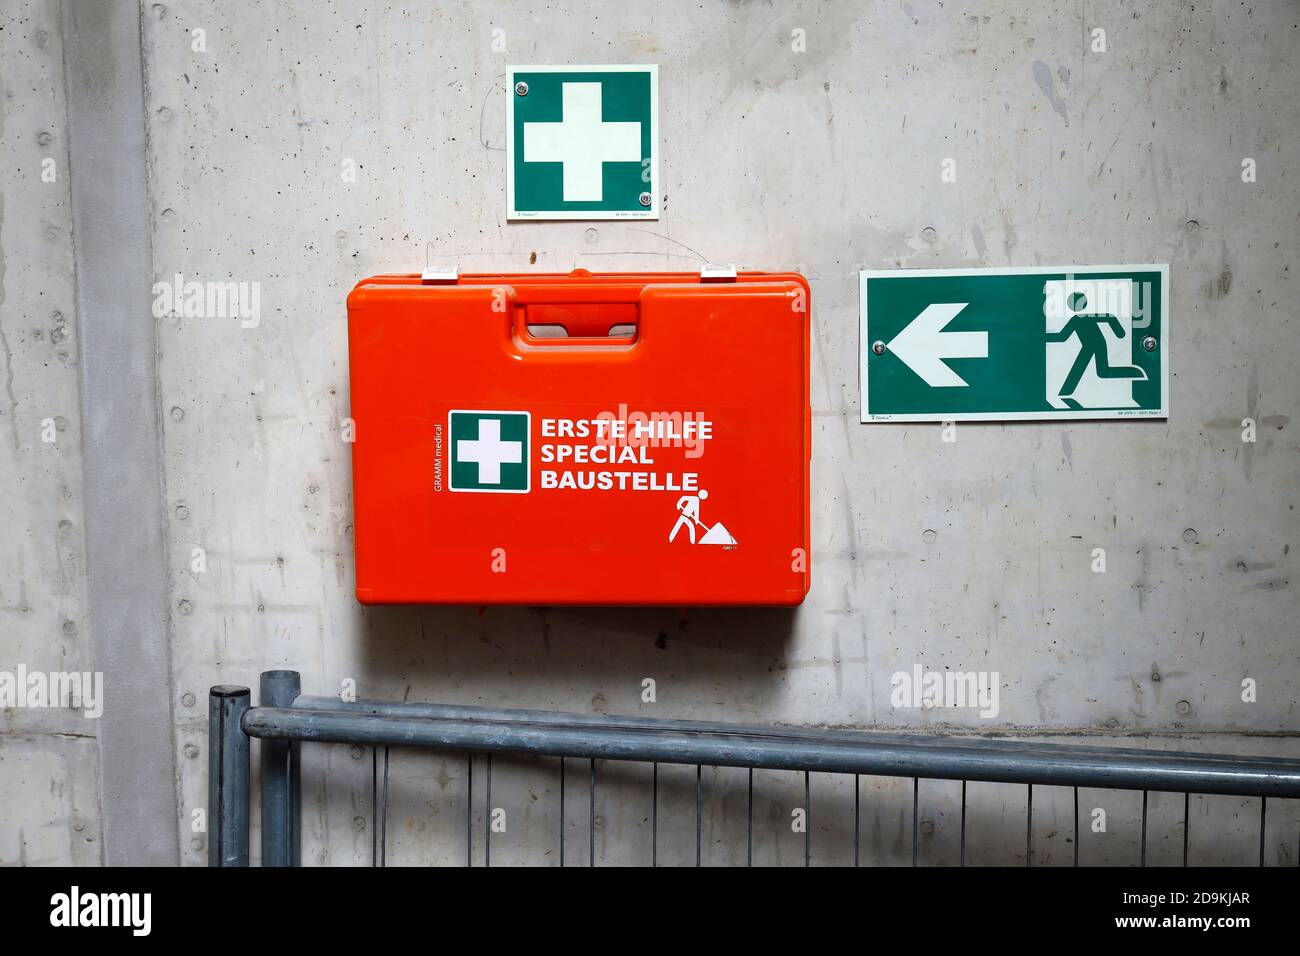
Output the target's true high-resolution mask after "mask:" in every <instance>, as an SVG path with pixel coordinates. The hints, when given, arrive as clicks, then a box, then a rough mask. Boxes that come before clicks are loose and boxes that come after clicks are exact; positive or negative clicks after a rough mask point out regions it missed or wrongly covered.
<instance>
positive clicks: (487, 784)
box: [483, 751, 492, 867]
mask: <svg viewBox="0 0 1300 956" xmlns="http://www.w3.org/2000/svg"><path fill="white" fill-rule="evenodd" d="M483 790H484V793H485V796H484V798H483V865H484V866H485V867H490V866H491V865H492V752H491V751H488V755H487V779H486V780H485V781H484V784H483Z"/></svg>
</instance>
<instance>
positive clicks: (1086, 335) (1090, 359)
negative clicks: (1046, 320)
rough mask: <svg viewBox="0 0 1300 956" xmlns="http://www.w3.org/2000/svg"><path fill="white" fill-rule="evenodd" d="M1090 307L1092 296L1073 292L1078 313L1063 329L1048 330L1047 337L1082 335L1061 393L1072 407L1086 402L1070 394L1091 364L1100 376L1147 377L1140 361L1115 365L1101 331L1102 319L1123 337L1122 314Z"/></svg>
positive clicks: (1058, 338)
mask: <svg viewBox="0 0 1300 956" xmlns="http://www.w3.org/2000/svg"><path fill="white" fill-rule="evenodd" d="M1087 307H1088V297H1087V296H1086V295H1084V294H1083V293H1082V292H1076V293H1074V294H1073V295H1072V296H1070V309H1071V310H1072V311H1073V312H1074V315H1072V316H1071V317H1070V319H1069V320H1068V321H1067V322H1066V323H1065V326H1064V328H1062V329H1061V331H1059V332H1048V333H1047V341H1049V342H1065V341H1068V340H1069V338H1070V336H1072V335H1073V336H1078V339H1079V354H1078V355H1077V356H1076V357H1075V359H1074V364H1073V365H1072V366H1070V371H1069V374H1067V375H1066V376H1065V381H1064V382H1062V383H1061V391H1060V393H1059V394H1060V397H1061V398H1062V399H1063V400H1064V401H1065V404H1066V405H1067V406H1069V407H1070V408H1074V409H1079V408H1082V406H1081V405H1080V404H1079V403H1078V402H1077V401H1075V400H1074V399H1073V398H1071V397H1070V396H1071V395H1073V394H1074V390H1075V389H1076V388H1078V387H1079V382H1080V381H1081V380H1082V379H1083V373H1084V372H1086V371H1087V370H1088V366H1089V365H1093V366H1094V371H1096V373H1097V377H1098V378H1133V379H1145V378H1146V377H1147V373H1146V372H1144V371H1143V370H1142V369H1140V368H1138V367H1137V366H1136V365H1120V366H1112V365H1111V364H1110V360H1109V358H1108V357H1107V353H1106V338H1105V336H1103V335H1102V334H1101V326H1102V323H1105V324H1106V325H1108V326H1110V329H1111V331H1112V332H1114V333H1115V337H1116V338H1119V339H1122V338H1123V337H1124V326H1123V325H1122V324H1121V323H1120V320H1119V317H1118V316H1114V315H1108V314H1104V313H1085V312H1084V311H1083V310H1084V309H1086V308H1087Z"/></svg>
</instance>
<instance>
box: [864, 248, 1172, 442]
mask: <svg viewBox="0 0 1300 956" xmlns="http://www.w3.org/2000/svg"><path fill="white" fill-rule="evenodd" d="M860 283H861V290H860V291H861V297H860V305H859V308H860V310H861V312H860V322H861V326H860V327H861V351H862V355H861V387H862V421H864V422H889V421H904V422H928V421H968V422H979V421H1026V420H1034V419H1041V420H1055V419H1080V418H1085V419H1087V418H1091V419H1098V418H1102V419H1110V418H1166V417H1168V415H1169V321H1168V313H1167V309H1168V296H1169V267H1168V266H1167V265H1125V266H1065V267H1052V268H1041V267H1034V268H1023V269H915V270H910V269H903V270H897V271H893V272H875V271H866V272H862V273H861V274H860Z"/></svg>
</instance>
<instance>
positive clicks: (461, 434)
mask: <svg viewBox="0 0 1300 956" xmlns="http://www.w3.org/2000/svg"><path fill="white" fill-rule="evenodd" d="M447 419H448V421H447V433H448V435H450V439H451V440H450V445H451V467H450V469H449V474H450V481H449V482H448V485H447V486H448V487H449V488H450V489H451V490H452V491H495V492H506V493H514V494H525V493H526V492H527V491H528V476H529V474H530V468H529V458H528V436H529V433H530V431H531V429H530V425H531V424H532V416H531V415H530V414H529V413H528V412H499V411H469V410H462V409H456V410H453V411H451V412H448V413H447Z"/></svg>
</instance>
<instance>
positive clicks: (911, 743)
mask: <svg viewBox="0 0 1300 956" xmlns="http://www.w3.org/2000/svg"><path fill="white" fill-rule="evenodd" d="M289 706H291V708H292V709H294V710H311V711H329V712H339V713H352V714H373V715H377V716H385V717H425V718H429V719H434V720H453V721H455V720H464V721H489V722H494V723H498V722H499V723H507V724H510V723H522V724H525V725H528V726H534V727H539V728H541V727H551V726H555V727H572V728H579V727H601V728H605V729H607V730H645V731H659V732H664V731H671V730H680V731H683V732H685V733H691V734H698V733H709V734H714V735H732V734H734V735H738V736H742V737H763V738H771V739H776V740H805V739H806V740H811V741H816V742H819V743H820V742H826V741H835V740H842V741H848V742H850V743H852V742H855V741H858V740H859V739H861V738H862V737H870V738H872V739H874V740H876V741H877V742H878V743H879V744H880V745H882V746H884V745H886V744H888V743H894V744H896V745H898V746H902V747H907V748H911V749H914V750H925V749H927V748H930V747H937V748H939V749H941V750H944V751H949V750H953V749H960V748H969V751H970V752H973V753H979V754H997V755H1002V754H1006V755H1010V756H1013V757H1014V755H1015V754H1016V753H1017V752H1033V753H1054V752H1061V753H1062V754H1065V755H1075V756H1080V757H1086V756H1088V755H1093V754H1095V755H1100V756H1102V757H1108V756H1109V757H1115V756H1131V757H1136V758H1145V759H1148V760H1150V759H1153V758H1159V757H1163V758H1165V759H1166V760H1169V761H1171V762H1174V763H1176V762H1177V761H1178V760H1179V759H1180V758H1183V757H1185V756H1188V755H1187V754H1183V753H1180V752H1178V751H1158V750H1142V749H1137V748H1131V747H1105V746H1093V745H1084V744H1055V743H1042V742H1038V741H1033V742H1029V741H1023V740H1020V739H1017V738H1007V737H962V736H958V735H934V734H906V733H887V732H883V731H874V730H825V729H820V728H812V727H790V726H770V725H763V724H733V723H722V722H713V721H698V720H680V719H665V718H651V717H637V716H628V715H618V714H579V713H570V712H564V711H547V710H521V709H504V708H494V707H476V706H469V705H460V704H427V703H399V702H390V701H381V700H367V699H359V700H355V701H345V700H341V699H339V698H338V697H319V696H314V695H309V694H303V695H299V696H298V697H297V698H295V699H294V700H293V702H292V704H291V705H289ZM1195 756H1196V757H1198V758H1200V759H1202V760H1204V761H1207V762H1223V763H1225V764H1228V765H1233V764H1263V765H1267V764H1270V763H1272V764H1277V765H1278V766H1279V768H1282V769H1284V770H1290V771H1292V772H1294V770H1295V768H1296V767H1297V766H1300V761H1295V760H1291V759H1287V758H1282V757H1241V756H1238V755H1234V754H1214V753H1203V754H1196V755H1195ZM663 762H665V763H667V762H668V761H663ZM689 762H691V763H693V762H694V761H689ZM706 763H707V761H706ZM903 776H911V775H910V774H904V775H903ZM922 776H928V775H926V774H923V775H922ZM950 779H956V778H950ZM990 782H995V781H990ZM1035 783H1041V781H1035ZM1102 786H1105V785H1104V784H1103V785H1102ZM1120 789H1133V790H1140V789H1142V788H1141V787H1130V788H1120ZM1152 789H1155V788H1152ZM1179 792H1182V791H1181V790H1180V791H1179ZM1194 792H1206V791H1194ZM1269 795H1270V796H1276V794H1269Z"/></svg>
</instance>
